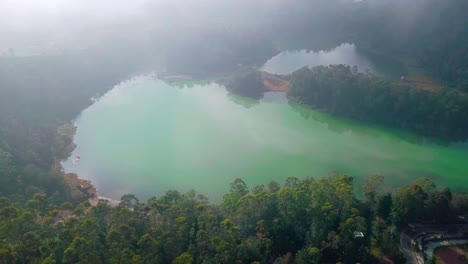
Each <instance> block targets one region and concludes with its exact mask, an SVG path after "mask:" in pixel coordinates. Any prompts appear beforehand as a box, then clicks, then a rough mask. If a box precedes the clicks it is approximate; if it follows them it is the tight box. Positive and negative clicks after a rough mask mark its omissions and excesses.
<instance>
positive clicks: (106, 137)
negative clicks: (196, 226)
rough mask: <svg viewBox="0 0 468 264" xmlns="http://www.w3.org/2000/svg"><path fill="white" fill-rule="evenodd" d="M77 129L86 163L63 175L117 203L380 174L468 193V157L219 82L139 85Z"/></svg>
mask: <svg viewBox="0 0 468 264" xmlns="http://www.w3.org/2000/svg"><path fill="white" fill-rule="evenodd" d="M267 96H270V95H267ZM271 96H272V97H276V96H279V95H278V94H275V95H273V94H272V95H271ZM267 101H268V100H267ZM298 113H300V114H298ZM304 117H305V118H304ZM76 125H77V127H78V129H77V134H76V137H75V143H76V144H77V147H76V149H75V151H74V153H73V154H72V157H74V156H77V155H79V156H81V160H80V163H79V164H73V163H72V161H67V162H65V163H64V164H63V165H64V168H65V170H66V171H67V172H76V173H78V174H79V175H80V176H81V177H83V178H85V179H89V180H91V181H92V182H93V183H94V184H95V185H96V187H97V189H98V192H99V193H100V195H102V196H107V197H111V198H120V196H121V195H123V194H125V193H135V194H138V195H139V196H140V197H143V198H144V197H149V196H153V195H161V194H162V193H164V192H165V191H167V190H171V189H177V190H180V191H187V190H189V189H195V190H196V191H198V192H201V193H203V194H206V195H207V196H208V197H210V198H211V199H214V200H216V201H219V199H220V198H221V195H222V194H223V193H225V192H226V191H228V189H229V183H230V182H232V181H233V180H234V179H235V178H238V177H241V178H243V179H244V180H245V181H246V182H247V183H248V184H249V185H251V186H252V185H256V184H264V183H267V182H269V181H271V180H276V181H278V182H282V181H284V179H286V178H287V177H289V176H297V177H304V176H315V177H322V176H326V175H328V174H329V173H330V172H333V171H339V172H341V173H346V174H350V175H352V176H354V177H355V178H356V179H357V182H359V179H360V178H362V177H366V176H369V175H374V174H381V175H385V176H388V179H387V182H388V183H389V184H391V185H401V184H404V183H409V182H411V181H412V180H414V179H415V178H417V177H420V176H427V175H438V177H434V179H435V180H436V182H437V183H438V184H439V185H443V186H445V185H448V186H450V187H453V188H454V189H455V190H463V188H466V186H468V184H467V181H468V175H467V171H468V168H467V165H466V160H467V159H468V151H467V150H463V149H460V148H449V147H444V146H440V145H436V144H431V143H421V144H414V142H410V141H407V140H402V138H401V137H400V136H398V135H396V134H395V133H393V132H391V131H389V130H384V129H381V128H373V127H370V126H367V125H364V124H361V123H356V122H351V121H346V120H342V119H337V118H333V117H331V116H330V115H327V114H324V113H319V112H316V111H313V110H311V109H308V108H305V107H303V106H300V105H296V104H292V103H290V104H287V103H277V102H275V101H274V100H273V102H266V101H265V100H264V101H260V102H259V101H255V100H251V99H246V98H241V97H236V96H233V95H229V94H228V93H227V91H226V90H225V89H224V87H223V86H221V85H218V84H215V83H210V84H206V85H194V86H193V87H192V88H190V89H185V88H184V89H178V88H177V87H173V86H170V85H168V84H166V83H163V82H161V81H154V80H146V81H145V80H141V79H138V78H137V79H136V81H132V82H127V83H122V84H121V85H119V86H117V87H116V88H115V89H113V90H112V91H110V92H109V93H108V94H106V95H105V96H103V97H102V98H101V99H100V100H99V101H98V102H97V103H96V104H94V105H93V106H91V107H89V108H88V109H86V110H85V111H83V112H82V114H81V115H80V116H79V117H78V118H77V120H76ZM465 191H466V190H465Z"/></svg>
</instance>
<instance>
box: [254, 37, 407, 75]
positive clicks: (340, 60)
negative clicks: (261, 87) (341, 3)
mask: <svg viewBox="0 0 468 264" xmlns="http://www.w3.org/2000/svg"><path fill="white" fill-rule="evenodd" d="M330 64H347V65H351V66H357V67H358V69H359V71H362V72H365V71H370V72H373V73H376V74H380V75H384V76H387V77H391V78H399V77H400V76H402V75H404V74H405V69H404V67H403V65H401V64H399V63H397V62H395V61H393V60H391V59H389V58H385V57H383V56H378V55H375V54H370V53H364V52H363V51H361V50H359V49H358V48H357V47H356V46H355V45H353V44H342V45H340V46H338V47H336V48H335V49H333V50H331V51H319V52H312V51H306V50H296V51H284V52H281V53H280V54H278V55H276V56H275V57H273V58H271V59H270V60H269V61H267V62H266V63H265V65H263V67H262V68H261V69H262V70H264V71H267V72H270V73H276V74H289V73H292V72H294V71H295V70H297V69H300V68H302V67H304V66H310V67H314V66H319V65H330Z"/></svg>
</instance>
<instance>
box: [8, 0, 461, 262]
mask: <svg viewBox="0 0 468 264" xmlns="http://www.w3.org/2000/svg"><path fill="white" fill-rule="evenodd" d="M301 2H302V3H297V6H296V5H294V7H295V8H296V7H297V8H296V9H297V11H295V13H294V15H291V14H290V13H289V12H275V14H277V15H278V16H280V19H279V20H278V21H280V22H277V25H275V24H274V23H273V24H270V23H266V22H263V23H261V24H264V25H265V27H262V26H261V25H260V24H259V25H257V26H256V27H252V28H251V29H250V30H249V31H250V32H247V33H245V34H240V33H239V32H231V31H229V30H228V29H225V28H229V27H228V25H226V26H225V25H222V26H219V28H218V26H213V28H212V29H211V30H206V28H205V29H204V31H205V32H204V34H201V32H199V31H198V30H197V31H193V32H192V33H191V34H187V32H188V31H187V30H185V31H184V30H179V28H177V27H167V31H168V32H170V33H167V34H166V32H165V31H166V30H164V32H163V33H161V35H157V34H155V35H153V36H152V37H153V38H154V39H157V41H156V42H157V44H155V45H160V46H159V47H156V48H155V50H156V49H158V48H159V49H160V50H158V51H157V52H160V53H162V55H164V57H165V58H166V60H167V61H165V64H166V65H165V67H166V68H167V70H168V72H171V73H172V72H176V73H180V72H186V73H193V74H194V75H198V76H205V75H209V74H212V73H215V74H217V75H219V74H224V73H226V72H230V71H232V69H234V68H235V67H236V66H237V65H239V64H243V65H255V64H261V62H263V61H264V60H266V59H267V58H269V57H271V56H272V55H273V54H275V53H276V50H275V48H273V47H277V46H279V47H291V46H292V47H299V48H301V49H302V48H307V47H309V48H311V47H312V48H315V49H317V48H325V47H324V46H326V47H327V48H329V47H330V45H329V44H330V43H334V44H339V43H342V42H353V43H355V44H356V46H358V47H360V48H363V49H370V50H375V51H377V52H380V53H385V54H393V55H395V56H396V57H399V58H405V60H408V61H410V62H411V63H416V64H417V65H418V66H420V67H422V68H423V69H424V70H426V71H427V72H429V73H432V74H433V75H434V76H435V77H437V78H439V79H440V80H442V81H444V84H446V85H447V86H450V87H451V88H456V89H459V90H460V91H464V92H468V64H467V63H468V49H467V48H466V43H468V32H467V30H468V27H466V25H467V24H468V21H467V19H468V16H467V15H466V14H467V10H468V2H467V1H466V0H453V1H439V0H415V1H411V4H409V2H410V1H407V0H397V1H395V0H386V1H362V2H360V3H354V1H349V3H346V4H340V6H339V7H340V8H336V6H337V5H338V3H339V2H345V1H338V0H334V1H317V2H324V3H325V2H327V3H329V4H328V5H325V4H324V6H323V7H322V8H316V7H315V6H313V5H309V2H310V1H309V0H303V1H301ZM330 3H331V4H330ZM334 5H335V6H334ZM411 5H414V6H416V7H417V8H416V10H419V12H417V11H415V10H412V6H411ZM285 6H289V5H285ZM249 7H250V6H249ZM421 7H423V9H419V8H421ZM246 9H249V10H255V12H258V11H260V10H258V9H256V8H246ZM278 10H282V8H281V9H278ZM312 11H313V12H312ZM193 13H197V12H193ZM281 13H282V14H286V15H287V16H285V17H282V15H281ZM319 13H323V14H325V15H323V16H319V15H316V14H319ZM220 14H223V12H220ZM155 17H157V15H155ZM173 17H177V19H179V18H178V16H173ZM212 17H217V16H212ZM259 17H261V16H259ZM395 18H398V19H395ZM223 19H224V17H223ZM288 19H291V21H294V22H295V23H292V22H291V23H284V21H287V20H288ZM260 20H261V19H260ZM283 20H284V21H283ZM441 21H443V23H442V22H441ZM400 22H401V23H400ZM154 24H156V23H154ZM167 24H168V25H170V24H171V23H167ZM180 24H181V25H183V26H182V28H181V29H183V27H185V26H186V25H187V24H191V23H190V22H189V20H182V23H180ZM210 24H213V25H216V24H220V23H210ZM226 24H227V23H226ZM272 25H274V26H272ZM193 27H194V28H197V26H196V25H194V26H193ZM200 28H202V27H201V26H200ZM322 28H323V29H322ZM262 29H268V31H267V30H262ZM174 32H176V33H174ZM259 32H266V33H265V35H263V34H259ZM324 32H327V33H329V35H327V36H323V35H325V34H322V33H324ZM119 35H121V36H124V38H129V37H128V36H127V35H125V34H120V32H119ZM170 36H172V37H170ZM317 36H320V38H319V39H320V41H321V42H322V43H312V41H311V39H317V38H318V37H317ZM129 39H130V38H129ZM289 39H292V41H291V42H292V43H288V41H287V40H289ZM139 40H140V38H138V41H139ZM296 42H298V43H296ZM207 44H209V45H207ZM118 45H121V46H122V47H121V48H120V49H116V50H121V51H127V50H130V52H129V54H131V55H128V57H132V58H134V60H130V59H128V58H127V57H126V56H123V54H120V53H119V52H115V53H114V52H111V51H112V50H111V46H112V48H115V46H118ZM304 45H306V46H307V47H304ZM106 52H109V53H108V55H99V57H98V55H97V54H98V53H99V54H101V53H102V54H107V53H106ZM157 52H155V53H157ZM149 53H151V52H149ZM135 54H140V55H139V56H133V55H135ZM157 55H161V54H157ZM144 57H147V56H146V54H143V52H140V51H139V50H137V49H129V48H128V47H127V45H125V43H123V44H122V43H117V41H114V42H106V43H104V45H103V47H102V49H101V50H99V51H98V52H97V53H93V52H89V53H88V55H83V54H81V55H77V54H75V55H63V56H32V57H15V56H14V52H13V49H10V54H9V55H8V56H3V57H0V80H1V83H0V263H43V264H46V263H48V264H49V263H272V262H275V263H321V262H327V263H337V262H342V263H356V262H360V263H379V262H383V259H384V258H389V259H392V260H393V261H394V262H395V263H402V262H403V261H404V260H403V259H402V256H401V254H400V253H399V250H398V241H399V233H398V230H399V227H401V226H402V225H403V224H405V223H409V222H413V221H429V222H432V223H447V222H450V221H452V220H453V219H454V218H455V217H456V216H457V215H459V214H466V212H467V211H468V195H467V194H461V193H460V194H452V193H451V191H450V190H449V189H443V190H438V189H437V188H436V186H435V185H434V184H433V183H432V182H431V181H429V180H427V179H421V180H418V181H417V182H415V183H414V184H411V185H409V186H404V187H402V188H399V189H396V190H394V191H389V190H387V189H386V188H385V185H384V184H383V178H382V177H372V178H369V180H368V181H367V183H366V184H365V186H364V188H363V190H364V191H363V194H364V198H362V199H359V198H357V196H356V194H355V191H354V187H353V178H352V177H350V176H338V175H337V176H332V177H328V178H323V179H314V178H305V179H297V178H294V177H291V178H288V179H287V181H286V182H285V184H284V185H283V186H280V185H279V184H278V183H276V182H271V183H269V184H267V185H266V186H264V185H260V186H255V187H253V188H252V189H251V190H249V189H248V188H247V186H246V184H245V183H244V182H243V181H242V180H241V179H237V180H236V181H234V182H233V183H232V186H231V191H230V192H229V193H227V194H226V195H225V196H224V198H223V200H222V203H221V204H220V205H214V204H210V203H209V202H208V200H207V199H206V198H205V197H204V196H203V195H200V194H197V193H195V192H187V193H185V194H182V193H179V192H178V191H168V192H167V193H166V194H165V195H163V196H162V197H159V198H156V197H153V198H150V199H148V201H147V202H146V203H143V202H140V201H139V200H138V199H137V197H136V196H134V195H131V194H128V195H124V196H123V197H122V199H121V202H120V204H119V205H118V206H115V207H113V206H110V205H108V204H107V203H105V202H104V201H100V202H99V203H98V204H97V205H96V206H91V204H90V202H89V201H88V198H89V193H87V192H86V190H83V189H82V188H81V187H80V185H79V184H76V182H74V181H73V179H74V178H73V176H72V175H66V174H65V173H64V172H63V171H62V170H61V167H60V165H59V164H58V162H59V161H60V160H62V159H64V158H66V157H68V156H69V155H70V152H71V150H72V149H73V148H74V145H73V134H74V131H75V128H74V127H73V125H71V124H70V122H71V120H72V119H73V118H75V117H76V116H77V115H78V114H79V113H80V112H81V111H82V110H83V109H84V108H85V107H86V106H88V105H89V104H90V103H91V100H90V98H91V97H92V96H95V95H98V94H103V93H104V92H106V91H107V90H108V89H109V88H111V87H112V86H113V85H114V84H115V83H116V82H117V81H120V80H122V79H124V77H126V76H128V75H129V74H130V73H132V72H134V71H136V70H137V69H142V68H143V66H142V65H140V63H141V61H140V60H141V59H142V58H144ZM147 63H148V64H149V65H150V66H154V65H153V64H152V61H151V60H150V62H147ZM227 88H228V90H229V91H230V92H232V93H235V94H239V95H243V96H250V97H253V98H260V97H261V94H262V93H263V91H264V87H263V83H262V80H261V75H260V73H259V72H257V71H254V70H241V71H239V72H238V73H236V74H235V75H234V77H233V79H232V81H231V82H230V83H229V84H228V85H227ZM451 88H441V89H440V90H437V91H434V92H428V91H423V90H417V89H414V88H411V87H409V86H406V85H404V84H402V83H400V82H395V81H389V80H385V79H383V78H380V77H376V76H373V75H369V74H363V73H358V72H357V71H356V70H354V69H352V68H350V67H348V66H343V65H335V66H327V67H315V68H312V69H308V68H303V69H301V70H299V71H297V72H295V73H294V74H292V76H291V84H290V90H289V96H290V97H292V98H295V99H296V100H298V101H300V102H302V103H304V104H307V105H310V106H312V107H316V108H318V109H321V110H324V111H327V112H330V113H332V114H335V115H339V116H343V117H347V118H354V119H359V120H363V121H369V122H375V123H379V124H381V125H386V126H392V127H399V128H404V129H408V130H411V131H414V132H416V133H419V134H422V135H425V136H430V137H439V138H444V139H448V140H466V139H467V137H468V122H467V121H468V97H467V96H466V94H464V93H462V92H460V91H457V90H454V89H451ZM233 100H237V98H236V97H234V99H233ZM237 101H239V102H240V100H237ZM242 103H243V102H242ZM247 105H248V106H249V105H252V103H251V102H249V103H248V104H247ZM349 155H352V153H350V154H349ZM395 166H397V164H395ZM428 166H430V164H428ZM245 176H248V175H245ZM168 177H170V175H168ZM355 232H358V233H355ZM361 233H362V234H363V236H362V237H361V235H360V234H361Z"/></svg>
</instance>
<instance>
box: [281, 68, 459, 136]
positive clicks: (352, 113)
mask: <svg viewBox="0 0 468 264" xmlns="http://www.w3.org/2000/svg"><path fill="white" fill-rule="evenodd" d="M288 96H289V97H291V98H294V99H295V100H297V101H298V102H300V103H303V104H306V105H309V106H312V107H313V108H317V109H319V110H323V111H326V112H329V113H331V114H333V115H337V116H342V117H346V118H352V119H357V120H362V121H368V122H372V123H377V124H381V125H384V126H389V127H395V128H402V129H406V130H409V131H412V132H415V133H417V134H420V135H423V136H429V137H435V138H442V139H445V140H450V141H456V140H459V141H463V140H466V139H468V96H467V94H465V93H462V92H459V91H456V90H453V89H448V88H440V89H439V90H437V91H425V90H421V89H417V88H414V87H411V86H408V85H406V84H404V83H401V82H399V81H393V80H388V79H385V78H383V77H379V76H375V75H372V74H368V73H359V72H358V71H357V68H351V67H349V66H346V65H330V66H317V67H313V68H307V67H305V68H302V69H300V70H298V71H295V72H294V73H292V76H291V84H290V89H289V91H288Z"/></svg>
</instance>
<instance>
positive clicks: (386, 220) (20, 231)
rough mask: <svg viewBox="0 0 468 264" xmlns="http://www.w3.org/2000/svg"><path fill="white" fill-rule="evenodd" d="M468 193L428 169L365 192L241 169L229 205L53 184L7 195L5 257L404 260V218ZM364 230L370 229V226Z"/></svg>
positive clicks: (2, 209)
mask: <svg viewBox="0 0 468 264" xmlns="http://www.w3.org/2000/svg"><path fill="white" fill-rule="evenodd" d="M467 199H468V197H467V196H466V195H452V194H451V192H450V190H448V189H444V190H442V191H438V190H437V189H436V187H435V186H434V184H433V183H432V182H430V181H429V180H427V179H420V180H418V181H417V182H415V183H414V184H411V185H409V186H406V187H403V188H401V189H397V190H395V191H393V192H390V191H389V190H387V189H386V188H385V185H384V183H383V177H371V178H369V179H368V180H367V183H366V185H365V186H364V199H358V198H356V195H355V191H354V188H353V178H352V177H350V176H338V175H337V176H331V177H328V178H324V179H314V178H305V179H298V178H294V177H290V178H288V179H287V180H286V182H285V184H284V185H283V186H281V185H279V184H278V183H277V182H270V183H269V184H267V185H266V186H265V185H259V186H255V187H254V188H252V189H251V190H249V189H248V188H247V186H246V184H245V183H244V182H243V181H242V180H241V179H237V180H235V181H234V182H233V183H232V184H231V190H230V192H229V193H227V194H226V195H224V198H223V200H222V202H221V204H220V205H214V204H210V203H209V202H208V200H207V199H206V198H205V197H204V196H203V195H201V194H197V193H195V192H193V191H191V192H187V193H185V194H182V193H179V192H177V191H168V192H167V193H166V194H165V195H163V196H161V197H159V198H156V197H153V198H150V199H148V201H147V202H146V203H143V202H140V201H139V200H138V199H137V198H136V197H135V196H134V195H130V194H128V195H124V196H123V197H122V199H121V202H120V204H119V205H118V206H115V207H114V206H110V205H109V204H107V203H106V202H105V201H103V200H101V201H100V202H99V203H98V205H97V206H94V207H93V206H90V204H89V203H88V202H83V203H80V204H78V205H76V206H74V205H73V204H72V203H70V202H65V203H62V204H58V203H56V200H55V199H54V198H53V197H51V196H47V195H45V194H44V193H41V192H37V193H35V194H31V195H30V196H29V197H28V198H27V200H25V201H24V202H18V201H14V200H11V199H9V198H7V197H1V198H0V261H2V262H3V263H44V264H45V263H272V262H275V263H337V262H342V263H356V262H360V263H381V262H383V258H386V259H392V260H394V261H395V262H396V263H403V261H404V259H403V258H402V255H401V254H400V253H399V250H398V243H399V232H398V226H399V225H401V224H404V223H407V222H411V221H416V220H418V219H425V220H430V221H434V223H446V222H450V221H452V219H454V218H455V217H456V215H457V214H459V213H461V212H466V209H467V208H466V205H467V203H466V200H467ZM361 233H362V235H361Z"/></svg>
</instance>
